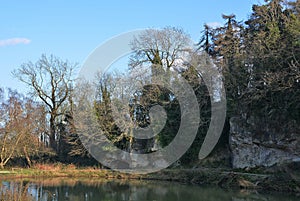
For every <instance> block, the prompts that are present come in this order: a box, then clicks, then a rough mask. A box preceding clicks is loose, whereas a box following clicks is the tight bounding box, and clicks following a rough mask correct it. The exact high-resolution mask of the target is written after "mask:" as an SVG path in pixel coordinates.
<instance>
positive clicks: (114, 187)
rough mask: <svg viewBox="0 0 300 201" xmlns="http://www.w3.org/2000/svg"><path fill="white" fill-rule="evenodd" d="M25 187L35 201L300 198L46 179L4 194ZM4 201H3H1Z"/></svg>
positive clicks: (6, 184) (5, 184) (287, 200)
mask: <svg viewBox="0 0 300 201" xmlns="http://www.w3.org/2000/svg"><path fill="white" fill-rule="evenodd" d="M16 186H18V187H20V186H22V187H23V190H24V191H26V192H27V193H29V194H31V195H32V197H33V200H35V201H69V200H70V201H123V200H124V201H125V200H126V201H127V200H130V201H198V200H203V201H260V200H261V201H266V200H270V201H271V200H272V201H299V200H300V197H296V196H292V195H287V194H280V193H276V194H274V193H272V194H261V193H257V192H255V191H252V192H249V191H226V190H223V189H220V188H212V187H200V186H191V185H182V184H177V183H168V182H154V181H153V182H146V181H134V180H133V181H123V180H93V179H45V180H22V181H21V180H10V181H2V182H1V183H0V188H1V189H0V190H2V191H4V190H6V191H7V190H9V189H12V188H16ZM0 200H1V199H0Z"/></svg>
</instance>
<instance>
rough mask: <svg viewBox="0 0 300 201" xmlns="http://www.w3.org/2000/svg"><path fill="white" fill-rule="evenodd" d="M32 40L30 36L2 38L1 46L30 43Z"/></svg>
mask: <svg viewBox="0 0 300 201" xmlns="http://www.w3.org/2000/svg"><path fill="white" fill-rule="evenodd" d="M30 42H31V40H29V39H28V38H9V39H4V40H0V47H4V46H10V45H18V44H29V43H30Z"/></svg>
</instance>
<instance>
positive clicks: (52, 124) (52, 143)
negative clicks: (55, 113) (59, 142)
mask: <svg viewBox="0 0 300 201" xmlns="http://www.w3.org/2000/svg"><path fill="white" fill-rule="evenodd" d="M55 130H56V129H55V120H54V117H52V116H51V117H50V135H49V143H50V147H51V148H52V149H53V150H54V151H55V152H57V150H56V149H57V146H56V140H55V133H56V132H55Z"/></svg>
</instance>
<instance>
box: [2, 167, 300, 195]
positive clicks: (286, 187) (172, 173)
mask: <svg viewBox="0 0 300 201" xmlns="http://www.w3.org/2000/svg"><path fill="white" fill-rule="evenodd" d="M54 177H66V178H67V177H68V178H104V179H132V180H159V181H169V182H180V183H185V184H193V185H202V186H203V185H206V186H219V187H221V188H224V189H249V190H257V191H263V192H266V191H269V192H272V191H277V192H286V193H295V194H300V179H299V175H297V173H295V174H291V173H286V172H280V171H277V172H276V173H274V172H259V173H249V172H238V171H231V170H224V169H223V170H222V169H212V168H201V169H200V168H198V169H166V170H162V171H160V172H156V173H150V174H144V175H138V174H125V173H120V172H116V171H112V170H107V169H101V170H99V169H96V168H84V169H78V168H76V167H74V166H64V167H51V168H44V169H43V168H30V169H23V168H12V169H11V170H4V171H0V179H15V178H54Z"/></svg>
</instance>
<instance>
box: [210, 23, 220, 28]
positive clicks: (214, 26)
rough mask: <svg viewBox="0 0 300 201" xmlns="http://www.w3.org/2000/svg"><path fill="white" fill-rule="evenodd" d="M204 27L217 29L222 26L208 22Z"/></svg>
mask: <svg viewBox="0 0 300 201" xmlns="http://www.w3.org/2000/svg"><path fill="white" fill-rule="evenodd" d="M206 25H207V26H209V27H211V28H217V27H220V26H222V24H221V23H220V22H209V23H206Z"/></svg>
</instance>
